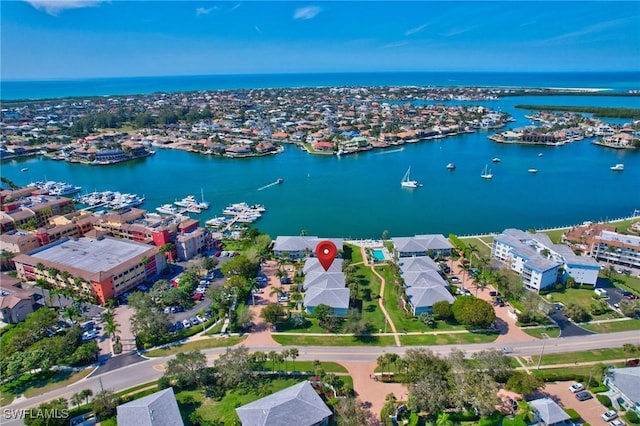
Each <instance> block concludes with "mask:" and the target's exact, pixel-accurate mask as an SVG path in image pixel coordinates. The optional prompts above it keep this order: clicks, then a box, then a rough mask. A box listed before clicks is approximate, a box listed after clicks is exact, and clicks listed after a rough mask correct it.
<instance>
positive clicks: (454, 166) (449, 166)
mask: <svg viewBox="0 0 640 426" xmlns="http://www.w3.org/2000/svg"><path fill="white" fill-rule="evenodd" d="M455 168H456V165H455V164H453V163H449V164H447V169H449V170H453V169H455Z"/></svg>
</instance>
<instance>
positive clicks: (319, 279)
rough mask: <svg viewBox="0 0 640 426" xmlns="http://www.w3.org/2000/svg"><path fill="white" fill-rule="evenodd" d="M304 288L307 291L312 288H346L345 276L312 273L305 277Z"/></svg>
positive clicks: (333, 273) (338, 273)
mask: <svg viewBox="0 0 640 426" xmlns="http://www.w3.org/2000/svg"><path fill="white" fill-rule="evenodd" d="M302 286H303V287H304V289H305V290H308V289H310V288H312V287H317V288H344V287H345V281H344V274H343V273H342V272H322V273H317V272H316V273H310V274H309V275H307V276H306V277H305V280H304V284H302Z"/></svg>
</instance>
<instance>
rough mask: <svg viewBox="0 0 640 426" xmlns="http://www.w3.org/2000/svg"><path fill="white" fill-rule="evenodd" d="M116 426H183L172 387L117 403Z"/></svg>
mask: <svg viewBox="0 0 640 426" xmlns="http://www.w3.org/2000/svg"><path fill="white" fill-rule="evenodd" d="M117 422H118V426H183V425H184V422H183V421H182V417H181V416H180V410H179V409H178V403H177V402H176V397H175V395H174V394H173V388H167V389H164V390H161V391H158V392H156V393H153V394H151V395H148V396H145V397H144V398H140V399H136V400H134V401H131V402H127V403H126V404H122V405H118V417H117Z"/></svg>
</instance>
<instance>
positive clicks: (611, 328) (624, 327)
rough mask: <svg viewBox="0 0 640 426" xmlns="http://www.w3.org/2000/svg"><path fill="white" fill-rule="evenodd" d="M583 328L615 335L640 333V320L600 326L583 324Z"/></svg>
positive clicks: (615, 322)
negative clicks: (624, 332) (619, 333)
mask: <svg viewBox="0 0 640 426" xmlns="http://www.w3.org/2000/svg"><path fill="white" fill-rule="evenodd" d="M581 327H582V328H585V329H587V330H589V331H594V332H596V333H615V332H617V331H631V330H639V331H640V320H637V319H636V320H634V319H630V320H626V321H612V322H605V323H599V324H584V325H582V324H581Z"/></svg>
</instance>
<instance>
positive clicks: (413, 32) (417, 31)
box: [404, 24, 428, 36]
mask: <svg viewBox="0 0 640 426" xmlns="http://www.w3.org/2000/svg"><path fill="white" fill-rule="evenodd" d="M427 26H428V24H422V25H420V26H418V27H415V28H411V29H410V30H407V31H406V32H405V33H404V35H406V36H410V35H412V34H416V33H419V32H420V31H422V30H424V29H425V28H427Z"/></svg>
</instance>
